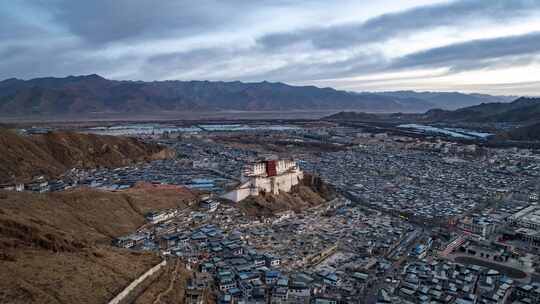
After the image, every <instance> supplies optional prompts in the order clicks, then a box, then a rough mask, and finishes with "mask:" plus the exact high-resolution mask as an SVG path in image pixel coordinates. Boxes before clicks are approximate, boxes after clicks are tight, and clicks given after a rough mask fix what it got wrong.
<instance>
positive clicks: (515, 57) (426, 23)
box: [0, 0, 540, 95]
mask: <svg viewBox="0 0 540 304" xmlns="http://www.w3.org/2000/svg"><path fill="white" fill-rule="evenodd" d="M92 73H97V74H100V75H102V76H104V77H107V78H112V79H131V80H165V79H180V80H191V79H200V80H203V79H207V80H227V81H228V80H242V81H262V80H268V81H282V82H287V83H290V84H313V85H317V86H331V87H335V88H339V89H346V90H351V91H384V90H401V89H415V90H437V91H450V90H452V91H463V92H484V93H493V94H513V95H540V0H507V1H504V0H459V1H439V0H414V1H413V0H376V1H360V0H335V1H328V0H221V1H217V0H214V1H212V0H196V1H192V0H174V1H173V0H169V1H168V0H160V1H155V0H113V1H111V0H92V1H87V0H80V1H78V0H28V1H24V0H13V1H2V3H1V4H0V78H2V79H3V78H11V77H17V78H24V79H28V78H34V77H42V76H67V75H79V74H92Z"/></svg>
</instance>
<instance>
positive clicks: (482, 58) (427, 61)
mask: <svg viewBox="0 0 540 304" xmlns="http://www.w3.org/2000/svg"><path fill="white" fill-rule="evenodd" d="M539 55H540V32H533V33H529V34H525V35H519V36H509V37H501V38H494V39H482V40H473V41H467V42H463V43H457V44H452V45H448V46H444V47H439V48H433V49H429V50H426V51H421V52H417V53H413V54H410V55H407V56H404V57H401V58H398V59H396V60H395V61H394V63H393V64H392V65H391V66H390V67H389V68H390V69H403V68H413V67H414V68H418V67H428V68H433V67H449V68H450V69H451V70H452V71H455V72H457V71H463V70H469V69H473V68H484V67H490V66H495V65H497V63H498V61H501V60H504V61H508V60H511V59H509V58H507V57H520V58H519V61H521V62H522V63H524V62H527V60H526V58H525V59H524V58H523V57H521V56H539ZM504 61H503V62H501V64H504ZM512 63H514V64H516V63H519V62H516V61H512Z"/></svg>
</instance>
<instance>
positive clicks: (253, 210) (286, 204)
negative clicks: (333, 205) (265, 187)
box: [239, 174, 336, 217]
mask: <svg viewBox="0 0 540 304" xmlns="http://www.w3.org/2000/svg"><path fill="white" fill-rule="evenodd" d="M335 197H336V192H335V190H334V189H333V188H332V187H330V186H329V185H328V184H326V183H324V182H323V181H322V180H321V179H320V178H319V177H317V176H313V175H310V174H304V179H303V180H302V182H301V183H300V184H298V185H297V186H295V187H294V188H293V190H292V191H291V192H290V193H286V192H280V193H279V194H278V195H274V194H269V193H266V194H261V195H259V196H250V197H248V198H246V199H245V200H243V201H241V202H240V203H239V207H240V209H241V210H242V211H243V212H244V213H246V214H247V215H249V216H254V217H269V216H272V215H275V214H276V213H279V212H282V211H287V210H293V211H294V212H296V213H300V212H302V211H303V210H305V209H307V208H311V207H314V206H318V205H321V204H323V203H325V202H327V201H329V200H332V199H334V198H335Z"/></svg>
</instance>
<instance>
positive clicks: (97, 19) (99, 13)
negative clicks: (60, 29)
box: [46, 0, 291, 43]
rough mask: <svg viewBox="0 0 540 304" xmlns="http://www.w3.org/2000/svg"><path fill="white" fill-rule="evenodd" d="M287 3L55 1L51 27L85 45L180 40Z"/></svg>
mask: <svg viewBox="0 0 540 304" xmlns="http://www.w3.org/2000/svg"><path fill="white" fill-rule="evenodd" d="M290 4H291V2H289V1H275V2H273V1H268V0H264V1H249V0H233V1H220V0H196V1H184V0H174V1H156V0H113V1H111V0H89V1H72V0H56V1H54V2H53V3H52V4H51V3H47V4H46V5H47V7H48V8H47V9H49V10H50V11H52V12H53V16H54V18H55V21H56V22H57V23H58V24H61V25H63V26H65V27H66V28H67V29H69V30H70V31H71V32H72V33H73V34H75V35H77V36H79V37H81V38H82V39H84V40H87V41H88V42H93V43H107V42H118V41H133V40H138V41H139V40H145V39H156V38H163V37H167V38H170V37H175V38H182V37H187V36H190V37H191V36H196V35H200V34H203V33H209V32H212V31H217V30H223V29H226V28H227V27H229V26H231V25H234V24H236V22H239V21H241V20H243V17H245V16H249V14H250V13H251V12H253V11H255V10H261V8H262V9H264V8H265V7H275V6H286V5H290Z"/></svg>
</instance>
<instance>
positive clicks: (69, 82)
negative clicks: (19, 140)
mask: <svg viewBox="0 0 540 304" xmlns="http://www.w3.org/2000/svg"><path fill="white" fill-rule="evenodd" d="M503 99H504V97H497V96H488V95H474V94H462V93H431V92H420V93H417V92H411V91H403V92H385V93H353V92H346V91H339V90H335V89H332V88H318V87H314V86H291V85H287V84H284V83H270V82H258V83H243V82H239V81H234V82H221V81H215V82H211V81H153V82H143V81H115V80H108V79H105V78H103V77H101V76H98V75H87V76H69V77H65V78H52V77H47V78H36V79H31V80H21V79H14V78H13V79H7V80H4V81H1V82H0V111H1V112H0V113H2V115H3V116H27V115H40V117H46V116H47V117H50V116H53V117H54V116H56V115H71V116H73V115H85V114H87V113H98V114H103V113H125V114H126V115H129V114H141V113H160V112H163V111H168V112H170V111H220V110H227V111H228V110H242V111H265V110H287V111H288V110H334V109H335V110H339V109H354V110H362V111H384V112H389V111H403V112H411V111H416V112H423V111H426V110H428V109H431V108H444V109H456V108H458V107H460V106H469V105H474V104H478V103H481V102H487V101H492V102H493V101H501V100H503Z"/></svg>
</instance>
